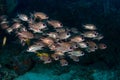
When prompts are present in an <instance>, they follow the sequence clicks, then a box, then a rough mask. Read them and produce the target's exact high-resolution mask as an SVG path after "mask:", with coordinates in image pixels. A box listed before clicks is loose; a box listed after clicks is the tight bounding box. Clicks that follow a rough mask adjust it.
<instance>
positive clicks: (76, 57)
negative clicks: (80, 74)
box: [69, 55, 79, 62]
mask: <svg viewBox="0 0 120 80" xmlns="http://www.w3.org/2000/svg"><path fill="white" fill-rule="evenodd" d="M69 57H70V58H71V59H72V60H73V61H75V62H79V57H78V56H74V55H69Z"/></svg>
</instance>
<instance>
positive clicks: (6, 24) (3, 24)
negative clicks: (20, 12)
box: [0, 23, 9, 30]
mask: <svg viewBox="0 0 120 80" xmlns="http://www.w3.org/2000/svg"><path fill="white" fill-rule="evenodd" d="M0 27H1V29H4V30H6V29H7V28H9V25H8V23H2V24H0Z"/></svg>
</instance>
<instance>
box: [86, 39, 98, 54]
mask: <svg viewBox="0 0 120 80" xmlns="http://www.w3.org/2000/svg"><path fill="white" fill-rule="evenodd" d="M86 43H87V44H88V47H87V51H88V52H95V50H97V49H98V46H97V44H96V43H95V42H93V41H87V42H86Z"/></svg>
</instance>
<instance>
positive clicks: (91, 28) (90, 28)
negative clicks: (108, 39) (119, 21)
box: [83, 24, 97, 30]
mask: <svg viewBox="0 0 120 80" xmlns="http://www.w3.org/2000/svg"><path fill="white" fill-rule="evenodd" d="M83 28H84V29H87V30H96V29H97V28H96V26H95V25H93V24H85V25H83Z"/></svg>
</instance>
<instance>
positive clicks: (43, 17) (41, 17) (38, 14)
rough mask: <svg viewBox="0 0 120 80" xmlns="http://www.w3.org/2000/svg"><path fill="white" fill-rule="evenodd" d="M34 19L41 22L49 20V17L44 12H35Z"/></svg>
mask: <svg viewBox="0 0 120 80" xmlns="http://www.w3.org/2000/svg"><path fill="white" fill-rule="evenodd" d="M33 16H34V18H35V19H36V18H39V19H40V20H44V19H48V18H49V17H48V16H47V15H46V14H45V13H43V12H35V13H34V14H33Z"/></svg>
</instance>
